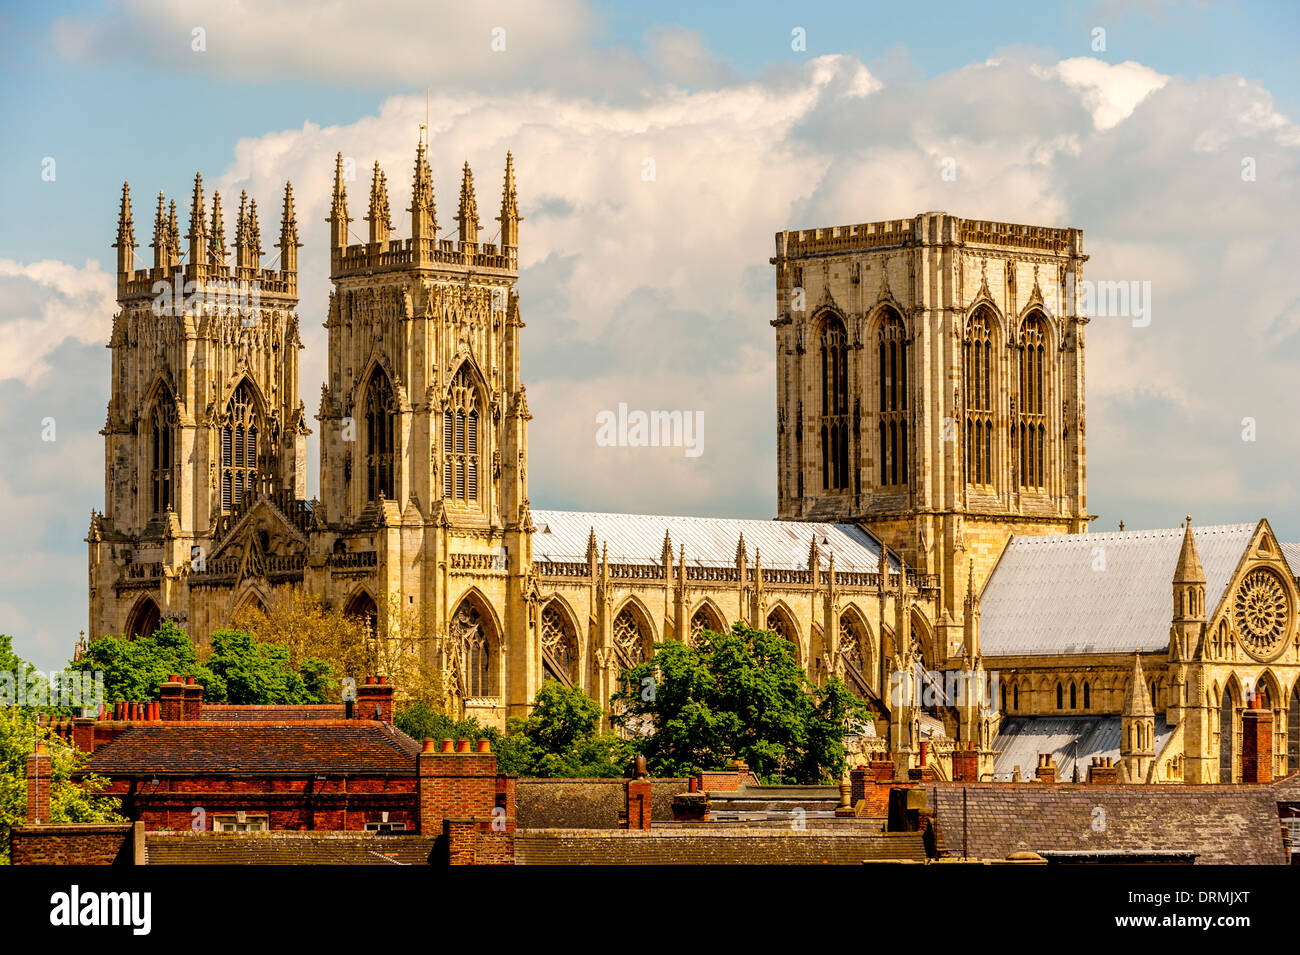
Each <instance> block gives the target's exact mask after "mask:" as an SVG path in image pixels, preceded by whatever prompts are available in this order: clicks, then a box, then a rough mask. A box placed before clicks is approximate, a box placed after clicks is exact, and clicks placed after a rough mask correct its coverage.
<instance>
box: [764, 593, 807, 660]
mask: <svg viewBox="0 0 1300 955" xmlns="http://www.w3.org/2000/svg"><path fill="white" fill-rule="evenodd" d="M767 629H768V630H771V631H772V632H773V633H775V634H776V635H777V636H778V637H784V638H785V639H786V640H787V641H788V642H789V643H790V655H791V656H793V657H794V659H795V662H796V663H798V662H799V641H798V639H797V638H796V637H795V628H794V623H793V622H791V620H790V618H789V616H788V615H787V614H786V613H785V611H784V610H781V609H780V608H777V607H774V608H772V610H771V611H770V612H769V613H768V615H767Z"/></svg>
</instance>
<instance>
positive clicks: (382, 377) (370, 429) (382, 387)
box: [360, 363, 400, 501]
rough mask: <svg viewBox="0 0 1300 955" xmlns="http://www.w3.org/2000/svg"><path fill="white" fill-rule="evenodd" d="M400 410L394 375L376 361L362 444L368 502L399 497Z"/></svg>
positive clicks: (365, 394)
mask: <svg viewBox="0 0 1300 955" xmlns="http://www.w3.org/2000/svg"><path fill="white" fill-rule="evenodd" d="M399 410H400V406H399V403H398V399H397V392H396V390H395V389H394V388H393V379H392V376H390V375H389V374H388V372H387V371H385V370H384V368H383V367H382V366H381V365H379V364H377V363H374V364H372V367H371V370H370V373H369V374H368V375H367V376H366V378H365V379H363V386H362V392H361V423H362V431H363V433H362V435H361V441H360V444H361V449H362V452H361V453H362V463H363V464H364V466H365V473H366V482H365V486H364V490H365V499H366V500H367V501H378V500H379V499H380V498H383V499H385V500H390V501H391V500H394V499H396V497H397V490H398V488H397V471H398V444H399V441H398V420H399V419H398V413H399Z"/></svg>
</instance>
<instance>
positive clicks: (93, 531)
mask: <svg viewBox="0 0 1300 955" xmlns="http://www.w3.org/2000/svg"><path fill="white" fill-rule="evenodd" d="M345 181H346V177H345V175H344V166H343V161H342V157H339V160H338V161H337V163H336V169H335V176H334V187H333V196H332V202H331V205H330V215H329V226H330V229H329V231H330V250H329V256H330V259H329V261H330V278H331V282H332V283H333V289H332V292H331V295H330V299H329V306H328V312H327V314H326V315H325V316H324V324H325V328H326V329H327V331H328V342H329V345H328V347H329V363H328V371H327V379H326V381H325V382H324V383H323V385H322V388H321V395H320V402H319V406H318V409H317V411H316V413H315V416H314V419H315V425H314V426H313V425H311V424H309V415H308V412H307V410H306V407H305V405H304V402H303V400H302V398H301V396H300V394H299V352H300V350H301V349H302V347H303V345H302V342H301V339H300V335H299V326H298V321H299V317H298V314H297V311H296V309H297V303H298V284H297V283H298V278H297V267H298V255H299V249H300V248H301V244H300V242H299V240H298V223H297V219H296V215H295V211H294V200H293V191H292V188H291V186H289V185H286V186H285V189H284V194H283V197H282V199H281V202H280V223H279V233H278V241H276V242H275V243H274V248H275V249H276V254H275V257H274V259H273V260H272V261H273V267H268V266H264V265H263V261H262V260H263V257H264V256H266V255H268V253H267V251H266V250H264V249H263V246H262V238H261V231H260V225H259V218H258V209H257V204H256V201H255V200H253V199H250V198H248V197H247V196H241V197H240V199H239V204H238V210H237V212H235V213H234V216H233V221H232V225H233V230H230V231H228V229H227V225H226V220H225V219H224V216H225V212H224V210H223V207H222V200H221V197H220V196H219V195H217V194H213V195H212V196H211V199H210V201H209V199H208V197H207V196H205V193H204V188H203V183H202V180H201V179H200V178H199V177H197V176H196V177H195V181H194V189H193V194H192V197H191V199H190V207H189V212H188V227H187V232H186V233H185V234H184V236H182V235H181V233H180V225H179V223H178V219H177V211H176V204H175V202H174V201H172V202H170V203H169V202H168V201H167V200H166V198H165V197H164V196H161V195H160V196H159V197H158V200H157V205H156V208H155V210H154V211H155V215H154V223H153V241H152V243H151V247H152V249H153V258H152V266H150V267H147V268H137V267H136V265H137V260H138V258H139V257H138V255H137V253H136V251H135V250H136V249H137V248H138V243H137V240H136V233H135V223H134V219H133V213H132V205H131V196H130V193H129V190H128V188H127V187H126V186H124V187H123V190H122V198H121V209H120V215H119V222H118V231H117V241H116V244H115V248H116V250H117V299H118V304H119V306H120V310H119V311H118V313H117V314H116V316H115V317H114V320H113V326H112V335H111V339H110V341H109V347H110V350H111V355H112V358H111V362H112V364H111V371H110V374H111V397H110V399H109V404H108V414H107V420H106V422H105V425H104V429H103V432H102V433H103V435H104V443H105V457H104V469H105V470H104V510H103V511H102V512H95V513H93V514H92V517H91V522H90V528H89V533H88V535H87V542H88V546H89V627H90V629H89V632H90V634H91V636H92V637H95V636H100V635H103V634H110V633H114V634H116V633H124V634H128V635H140V634H149V633H152V632H153V630H154V629H155V628H156V627H157V626H158V625H159V623H160V622H161V621H163V620H175V621H177V622H178V623H179V624H180V625H181V626H183V627H184V628H185V629H186V630H187V631H188V632H189V633H190V634H191V636H192V637H193V638H194V639H195V640H196V641H198V642H199V643H203V642H204V641H205V640H206V639H207V637H208V635H209V634H210V633H211V632H212V631H214V630H216V629H218V628H220V627H222V626H224V625H225V624H226V623H227V622H229V621H230V620H231V619H232V618H233V617H235V616H236V615H237V614H238V613H239V612H240V611H241V610H242V609H243V608H245V607H262V608H268V607H271V606H272V605H274V604H275V603H276V602H277V600H280V599H281V598H282V597H284V596H285V595H286V594H288V593H290V592H292V591H294V590H295V589H305V590H306V591H309V592H311V593H313V594H317V595H320V596H321V598H322V599H324V600H325V602H326V603H327V604H328V605H329V606H331V607H334V608H337V609H339V610H342V611H343V612H346V613H348V614H354V615H357V616H361V617H365V618H367V619H369V620H375V619H376V614H377V608H378V607H379V606H380V605H381V604H384V603H385V602H393V603H396V604H397V605H400V606H402V607H415V608H418V611H419V612H420V613H422V614H423V615H424V617H425V619H426V620H427V622H428V625H429V628H430V632H431V633H432V634H433V639H431V640H430V641H428V643H427V645H426V650H425V653H426V655H427V663H428V665H429V666H431V667H439V668H441V669H442V670H443V672H444V673H446V674H447V675H448V677H449V679H450V680H451V683H452V685H453V686H454V689H455V694H456V697H457V698H458V700H459V701H460V705H461V706H462V707H463V711H464V713H465V714H466V715H468V716H474V717H477V718H479V719H480V720H482V721H483V722H485V723H490V724H494V725H498V726H500V725H503V724H504V721H505V719H506V718H507V717H508V716H512V715H517V714H522V713H525V712H527V710H528V707H529V705H530V702H531V700H532V699H533V697H534V695H535V693H536V692H537V689H538V688H539V686H540V685H541V683H542V682H543V681H544V680H546V679H555V680H559V681H561V682H562V683H564V684H566V685H570V686H576V687H581V688H582V689H583V690H585V691H586V692H587V693H589V694H590V695H591V696H592V697H593V698H595V699H597V700H599V701H607V700H608V699H609V697H610V695H611V694H612V693H613V692H615V690H616V689H617V688H618V681H619V675H620V673H621V671H622V670H624V669H625V668H627V667H628V666H629V665H631V664H633V663H635V662H637V661H639V660H642V659H644V658H646V657H647V656H648V655H649V654H651V653H652V652H653V647H654V644H655V643H657V642H660V641H666V640H690V639H692V636H693V634H695V633H698V632H699V631H700V630H701V629H704V628H707V629H712V630H718V629H724V628H727V627H730V626H731V624H732V623H733V622H736V621H745V622H747V623H749V624H750V625H752V626H760V627H763V628H766V629H769V630H772V631H774V632H776V633H778V634H780V635H781V636H783V637H785V638H786V639H787V640H789V642H790V646H791V651H792V653H793V654H794V655H795V657H796V658H797V660H798V661H799V663H800V664H801V665H802V666H803V667H804V668H805V669H806V670H807V672H808V674H809V677H810V678H811V679H812V680H814V681H820V680H824V679H826V678H827V677H828V676H829V675H832V674H837V675H839V676H841V677H842V678H843V679H844V680H845V681H846V683H847V684H848V685H849V687H850V688H851V689H852V690H853V691H854V692H855V693H856V694H858V695H859V696H860V697H862V698H863V699H864V700H866V701H867V702H868V704H869V705H870V707H871V709H872V711H873V712H874V715H875V716H876V719H875V721H874V723H869V724H868V725H865V726H862V727H860V728H859V729H858V731H857V735H855V736H854V737H853V739H851V740H850V748H851V751H852V753H853V759H854V761H857V762H861V761H863V760H866V759H871V758H889V759H892V760H894V762H895V763H896V764H897V765H898V766H900V767H905V768H914V767H917V766H919V765H920V764H921V763H922V762H924V763H925V764H926V765H927V766H930V767H931V768H932V770H933V771H934V773H935V774H936V775H937V776H938V777H939V778H948V777H949V776H950V773H951V763H952V756H951V754H952V752H953V751H954V750H955V749H958V748H961V749H974V750H976V751H977V752H978V753H979V763H978V765H979V771H980V775H981V778H985V779H995V780H1004V779H1012V778H1015V777H1016V775H1017V773H1023V774H1024V775H1026V776H1027V775H1029V774H1030V773H1032V772H1033V769H1032V767H1033V765H1034V763H1035V760H1036V758H1037V757H1038V754H1041V753H1053V754H1055V758H1056V762H1057V765H1058V766H1059V772H1060V776H1061V778H1065V779H1068V778H1071V776H1072V775H1073V774H1076V773H1080V772H1082V771H1084V768H1086V767H1088V766H1089V765H1092V764H1093V763H1094V761H1097V760H1102V761H1105V760H1113V761H1114V765H1115V766H1117V767H1118V770H1119V777H1120V779H1121V780H1123V781H1127V782H1170V783H1183V782H1186V783H1205V782H1217V781H1229V780H1236V779H1240V778H1241V774H1242V766H1241V763H1242V760H1241V752H1242V730H1243V717H1242V713H1243V709H1244V708H1245V707H1247V706H1248V705H1251V704H1252V703H1253V704H1254V705H1256V706H1263V707H1265V708H1267V709H1270V710H1272V711H1273V715H1274V719H1273V723H1272V725H1273V732H1274V737H1275V738H1274V741H1273V749H1272V751H1273V754H1274V762H1275V766H1274V772H1275V773H1276V774H1278V775H1281V774H1282V773H1285V772H1288V771H1294V770H1295V769H1297V768H1300V763H1298V757H1300V747H1298V743H1300V629H1298V627H1297V615H1296V606H1297V581H1296V577H1295V574H1294V573H1293V570H1292V568H1296V569H1300V544H1289V543H1285V542H1280V541H1278V540H1277V539H1276V538H1275V537H1274V534H1273V531H1272V530H1271V528H1270V527H1269V525H1268V522H1267V521H1266V520H1258V521H1257V522H1254V523H1245V524H1239V525H1229V526H1206V527H1202V526H1199V525H1194V524H1193V522H1192V520H1191V519H1190V518H1188V519H1187V521H1186V522H1185V523H1184V525H1183V526H1181V527H1178V528H1173V529H1161V530H1145V531H1143V530H1138V531H1135V530H1122V529H1121V530H1119V531H1103V532H1097V533H1090V532H1089V530H1088V524H1089V520H1090V516H1089V514H1088V509H1087V493H1086V492H1087V487H1086V484H1087V481H1086V477H1087V467H1086V464H1087V456H1086V437H1087V433H1086V427H1085V391H1084V357H1085V347H1084V345H1085V330H1086V327H1087V325H1088V318H1087V317H1086V316H1085V315H1084V314H1080V313H1079V311H1078V308H1077V307H1076V303H1077V302H1078V300H1079V297H1078V295H1077V294H1076V293H1077V291H1078V290H1079V288H1080V283H1082V282H1083V267H1084V264H1085V262H1086V261H1087V258H1088V257H1087V255H1085V254H1084V251H1083V236H1082V232H1081V231H1080V230H1078V229H1070V228H1052V227H1045V226H1024V225H1012V224H1007V223H1001V222H990V221H983V220H972V219H961V218H958V217H956V216H952V215H948V214H945V213H940V212H931V213H924V214H921V215H917V216H915V217H913V218H910V219H895V220H888V221H882V222H871V223H866V224H861V225H852V226H839V227H833V228H822V229H811V230H805V231H787V232H781V233H778V234H777V235H776V247H775V254H774V256H773V257H772V259H771V264H772V265H773V266H774V267H775V285H776V314H775V317H774V318H773V319H771V325H772V326H773V328H774V330H775V347H776V359H777V360H776V369H777V381H776V412H777V414H776V422H777V429H778V441H777V454H778V462H777V488H776V492H777V519H776V520H734V519H713V518H703V517H665V516H657V515H640V514H607V513H583V512H570V511H552V510H541V509H536V510H535V509H533V508H532V506H531V503H530V501H529V498H528V422H529V420H530V419H531V417H532V416H531V414H530V413H529V410H528V401H527V397H526V392H525V388H524V383H523V381H522V380H521V377H520V355H521V350H522V348H523V336H522V333H523V330H524V327H525V326H524V322H523V320H522V317H521V308H520V302H519V297H518V294H517V292H516V288H515V284H516V279H517V277H518V247H519V229H520V225H519V224H520V221H521V217H520V215H519V207H518V200H517V196H516V188H515V175H514V168H513V162H512V159H511V157H509V156H507V157H506V162H505V176H504V185H503V188H502V192H501V202H500V211H499V215H498V216H496V222H497V223H499V231H498V232H497V235H498V236H499V241H498V242H497V243H491V242H486V241H482V236H483V234H484V232H485V229H484V227H483V224H482V220H481V219H480V216H479V210H478V203H477V198H476V193H475V184H474V178H473V174H472V173H471V171H470V168H469V166H468V164H467V165H466V166H465V168H464V171H463V176H462V181H461V183H460V194H459V201H458V204H457V212H456V215H455V217H454V220H455V223H456V228H455V234H456V236H457V237H456V238H455V239H454V240H453V239H441V238H439V235H440V232H439V229H440V225H439V221H438V217H437V211H436V207H435V201H434V183H433V178H432V173H431V168H430V165H429V161H428V158H427V146H426V145H425V143H424V142H423V141H421V143H420V144H419V146H418V147H417V150H416V154H415V162H414V169H413V174H412V185H411V204H410V207H409V208H408V209H407V210H406V211H407V212H408V213H409V215H410V237H409V238H405V239H400V238H396V237H395V235H394V225H393V213H392V210H391V208H390V205H389V197H388V186H387V180H386V176H385V174H384V173H383V171H382V170H381V169H380V168H379V166H378V164H376V165H375V167H374V172H373V177H372V181H371V185H370V191H369V197H368V203H367V208H366V215H365V217H364V221H365V223H366V226H367V228H366V229H365V230H364V231H365V232H366V233H368V235H367V238H368V241H367V242H364V243H350V242H349V234H350V231H351V230H350V228H349V226H350V223H352V222H353V221H354V220H353V219H352V217H351V216H350V215H349V197H348V194H347V189H346V185H345ZM232 209H233V207H232ZM494 231H496V230H494ZM231 232H233V239H232V238H231ZM359 237H360V236H358V238H359ZM160 289H174V290H175V292H176V294H174V295H165V296H164V295H160ZM232 290H234V293H235V294H233V295H232ZM246 290H255V293H256V294H253V295H248V296H245V295H244V294H243V293H244V291H246ZM160 298H166V299H168V301H167V302H166V304H165V305H161V306H160ZM232 298H233V299H234V301H232ZM250 303H251V304H250ZM311 427H315V428H316V429H318V430H319V433H320V447H321V454H320V462H319V467H320V482H319V483H320V491H319V498H318V499H313V500H307V499H306V469H307V460H306V450H305V448H306V436H307V435H308V433H309V429H310V428H311ZM376 625H377V626H380V627H381V628H382V626H383V624H382V622H381V621H380V622H377V623H376ZM886 753H887V754H889V755H888V757H885V754H886Z"/></svg>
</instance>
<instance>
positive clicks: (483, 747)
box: [478, 739, 492, 753]
mask: <svg viewBox="0 0 1300 955" xmlns="http://www.w3.org/2000/svg"><path fill="white" fill-rule="evenodd" d="M478 751H479V752H480V753H490V752H492V741H491V740H490V739H481V740H479V741H478Z"/></svg>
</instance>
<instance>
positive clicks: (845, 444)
mask: <svg viewBox="0 0 1300 955" xmlns="http://www.w3.org/2000/svg"><path fill="white" fill-rule="evenodd" d="M813 328H814V330H815V331H816V333H817V348H816V355H817V359H816V360H817V362H818V374H817V375H816V380H817V381H818V382H819V384H820V391H819V392H818V394H819V396H820V403H819V406H818V409H817V411H818V434H819V436H820V444H821V464H822V489H823V490H827V491H847V490H848V489H849V471H850V468H849V428H850V414H849V400H850V393H851V391H852V389H851V388H850V386H849V350H850V347H851V345H850V340H849V327H848V323H847V322H846V321H845V319H844V316H843V315H842V314H840V312H839V310H838V309H835V308H831V307H829V306H826V307H823V308H822V309H820V310H819V311H818V312H817V314H816V315H814V316H813Z"/></svg>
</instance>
